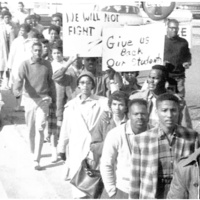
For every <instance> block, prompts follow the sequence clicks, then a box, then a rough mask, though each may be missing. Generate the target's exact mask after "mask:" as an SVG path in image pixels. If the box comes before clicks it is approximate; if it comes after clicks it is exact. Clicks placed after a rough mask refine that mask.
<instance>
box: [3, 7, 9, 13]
mask: <svg viewBox="0 0 200 200" xmlns="http://www.w3.org/2000/svg"><path fill="white" fill-rule="evenodd" d="M3 9H5V10H4V11H9V9H8V7H6V6H3V7H1V10H3ZM4 11H2V12H4Z"/></svg>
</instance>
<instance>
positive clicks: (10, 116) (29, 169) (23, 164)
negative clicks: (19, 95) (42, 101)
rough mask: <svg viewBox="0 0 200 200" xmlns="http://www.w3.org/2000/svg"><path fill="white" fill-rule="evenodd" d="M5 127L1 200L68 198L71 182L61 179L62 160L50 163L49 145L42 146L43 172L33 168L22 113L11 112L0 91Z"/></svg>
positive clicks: (11, 102) (0, 155) (8, 95)
mask: <svg viewBox="0 0 200 200" xmlns="http://www.w3.org/2000/svg"><path fill="white" fill-rule="evenodd" d="M2 94H3V98H4V101H5V102H6V106H5V108H4V116H3V117H4V119H5V120H4V123H5V125H4V127H3V129H2V130H1V132H0V141H1V142H0V161H1V162H0V199H6V198H12V199H14V198H19V199H22V198H23V199H70V198H72V194H71V187H70V183H69V182H67V181H65V180H64V176H65V165H64V162H63V161H61V160H60V161H58V162H56V163H51V146H50V143H44V146H43V150H42V158H41V166H42V170H41V171H37V170H35V169H34V165H33V161H32V159H31V158H32V157H31V154H30V153H29V152H30V150H29V146H28V138H27V134H26V133H27V131H26V126H25V123H24V113H23V112H13V111H12V110H13V108H14V105H15V104H14V103H15V100H14V98H13V96H12V95H11V93H10V91H2Z"/></svg>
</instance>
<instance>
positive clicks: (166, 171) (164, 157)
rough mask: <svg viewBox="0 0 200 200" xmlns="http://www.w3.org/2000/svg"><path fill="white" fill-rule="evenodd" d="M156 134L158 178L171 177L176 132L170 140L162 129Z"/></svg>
mask: <svg viewBox="0 0 200 200" xmlns="http://www.w3.org/2000/svg"><path fill="white" fill-rule="evenodd" d="M158 134H159V137H158V178H165V177H172V176H173V171H174V154H175V142H176V132H175V131H174V132H173V134H172V135H171V138H170V139H169V137H168V136H167V134H166V133H164V131H163V130H162V129H160V131H159V132H158Z"/></svg>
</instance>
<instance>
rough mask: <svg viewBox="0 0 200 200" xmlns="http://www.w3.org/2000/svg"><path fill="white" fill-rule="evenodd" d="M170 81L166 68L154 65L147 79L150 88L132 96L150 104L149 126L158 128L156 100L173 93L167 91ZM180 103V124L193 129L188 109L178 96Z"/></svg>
mask: <svg viewBox="0 0 200 200" xmlns="http://www.w3.org/2000/svg"><path fill="white" fill-rule="evenodd" d="M167 81H168V72H167V70H166V68H165V66H162V65H154V66H153V67H152V70H151V71H150V73H149V76H148V78H147V84H148V88H147V89H145V90H141V91H138V92H135V93H133V94H132V95H130V97H129V99H131V100H132V99H135V98H143V99H145V100H146V101H147V102H148V112H149V124H150V125H151V126H156V125H157V124H158V121H159V120H158V114H157V112H156V99H157V98H158V96H159V95H161V94H164V93H173V92H170V91H167V89H166V87H165V85H166V82H167ZM177 97H178V99H179V101H180V116H179V124H180V125H182V126H185V127H188V128H192V122H191V118H190V115H189V111H188V108H187V106H186V103H185V101H184V100H183V99H181V98H180V97H179V96H178V95H177Z"/></svg>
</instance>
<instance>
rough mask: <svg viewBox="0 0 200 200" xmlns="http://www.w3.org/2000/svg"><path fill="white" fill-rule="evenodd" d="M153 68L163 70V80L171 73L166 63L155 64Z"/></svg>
mask: <svg viewBox="0 0 200 200" xmlns="http://www.w3.org/2000/svg"><path fill="white" fill-rule="evenodd" d="M151 69H158V70H160V71H162V80H164V81H167V79H168V77H169V73H168V71H167V68H166V67H165V66H164V65H153V66H152V68H151Z"/></svg>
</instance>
